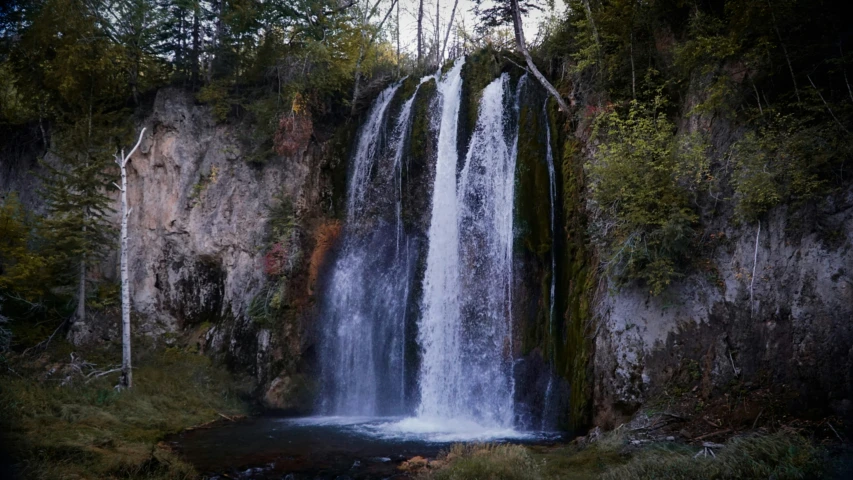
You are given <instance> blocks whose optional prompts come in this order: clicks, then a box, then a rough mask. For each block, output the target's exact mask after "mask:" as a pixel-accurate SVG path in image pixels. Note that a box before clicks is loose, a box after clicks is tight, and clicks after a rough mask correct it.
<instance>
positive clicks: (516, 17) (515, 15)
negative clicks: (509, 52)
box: [511, 0, 570, 115]
mask: <svg viewBox="0 0 853 480" xmlns="http://www.w3.org/2000/svg"><path fill="white" fill-rule="evenodd" d="M511 2H512V25H513V27H514V29H515V42H516V43H517V44H518V50H519V51H520V52H521V54H522V55H524V60H526V61H527V68H529V69H530V72H531V73H532V74H533V76H534V77H536V80H538V81H539V83H540V84H541V85H542V86H543V87H545V90H547V91H548V93H550V94H551V95H552V96H553V97H554V99H555V100H557V105H559V106H560V110H562V111H563V113H565V114H567V115H568V114H569V113H570V110H569V106H568V105H567V104H566V102H565V100H563V97H562V96H561V95H560V92H558V91H557V89H556V88H554V86H553V85H551V82H549V81H548V79H546V78H545V76H544V75H542V72H540V71H539V69H538V68H536V64H535V63H533V58H531V57H530V52H529V51H527V43H526V42H525V41H524V28H523V26H522V24H521V11H520V10H519V8H518V0H511Z"/></svg>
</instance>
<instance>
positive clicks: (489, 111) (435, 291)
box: [320, 58, 556, 434]
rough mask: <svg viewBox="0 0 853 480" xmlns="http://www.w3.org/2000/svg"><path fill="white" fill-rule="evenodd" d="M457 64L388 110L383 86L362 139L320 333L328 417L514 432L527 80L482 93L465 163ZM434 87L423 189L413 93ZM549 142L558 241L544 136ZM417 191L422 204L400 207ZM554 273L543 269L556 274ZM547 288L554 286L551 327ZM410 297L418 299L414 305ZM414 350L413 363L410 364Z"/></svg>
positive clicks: (506, 81)
mask: <svg viewBox="0 0 853 480" xmlns="http://www.w3.org/2000/svg"><path fill="white" fill-rule="evenodd" d="M464 64H465V60H464V58H462V59H459V60H457V61H456V63H455V64H454V65H453V67H452V68H451V69H450V70H448V71H447V72H446V73H444V74H442V73H441V72H438V73H436V74H435V75H434V76H428V77H425V78H424V79H422V80H421V82H420V84H419V85H418V86H417V87H416V88H415V89H414V94H412V96H411V97H410V98H407V99H399V100H394V99H395V96H396V97H399V95H398V91H400V85H401V84H400V83H398V84H395V85H392V86H390V87H388V88H387V89H386V90H385V91H383V92H382V93H381V94H380V95H379V97H378V98H377V99H376V101H375V102H374V103H373V106H372V107H371V110H370V111H369V113H368V115H367V118H366V120H365V123H364V124H363V126H362V128H361V131H360V134H359V137H358V142H357V144H356V148H355V150H354V153H353V157H352V165H351V169H350V175H351V179H350V183H349V192H348V198H347V200H348V202H347V216H346V225H345V228H344V232H343V235H342V241H341V245H340V247H339V250H338V253H337V256H336V258H335V263H334V264H333V266H332V269H331V275H330V277H329V281H328V282H327V283H326V284H325V295H324V304H323V309H322V315H323V320H322V321H323V323H322V328H321V332H320V336H321V352H322V353H321V356H320V362H321V368H322V375H323V379H324V384H323V391H322V395H323V405H322V412H323V413H325V414H331V415H336V416H388V415H402V414H406V413H409V412H412V411H414V413H415V417H413V418H410V419H407V420H402V421H400V422H398V423H395V424H394V425H396V427H388V428H389V429H392V430H393V428H398V431H409V432H414V431H421V432H438V431H443V432H447V431H455V432H460V431H462V430H465V431H466V432H482V431H490V432H504V433H501V434H506V433H507V432H512V431H513V430H512V428H513V427H514V425H515V423H516V418H515V372H514V368H515V367H514V365H515V361H514V357H513V355H514V348H513V322H512V306H513V302H512V289H513V238H514V232H513V225H514V219H513V211H514V193H515V192H514V188H515V182H516V178H515V176H516V157H517V154H518V138H519V125H518V118H519V113H520V105H519V103H520V99H521V92H522V90H523V89H524V88H525V85H526V83H527V75H524V76H522V77H521V79H520V80H519V82H518V85H517V86H516V88H515V91H512V89H510V77H509V75H508V74H503V75H502V76H501V77H500V78H497V79H495V80H494V81H492V82H491V83H490V84H489V85H488V86H486V88H485V89H484V90H483V91H482V92H481V93H479V95H480V101H479V104H478V110H477V114H478V116H477V121H476V124H475V126H474V129H473V132H471V137H470V143H469V144H468V148H467V153H466V154H465V158H464V159H461V158H460V154H459V151H458V148H457V144H458V139H459V118H460V106H461V103H462V87H463V80H462V69H463V66H464ZM433 79H434V80H435V82H436V83H435V90H434V92H435V93H434V97H427V98H425V101H428V102H430V103H429V104H428V105H429V106H428V109H427V110H423V107H418V109H420V110H419V112H422V113H419V115H424V114H425V115H429V117H428V118H427V122H426V124H427V127H426V129H427V131H426V132H424V131H420V132H419V135H421V137H418V138H421V139H426V141H427V142H432V143H428V146H427V147H426V148H427V149H428V151H429V152H432V153H429V154H428V155H427V156H424V155H421V156H419V157H417V158H419V159H426V160H418V161H419V162H421V163H417V164H415V165H416V166H417V167H416V168H417V169H419V170H417V171H418V172H420V173H415V174H414V175H420V176H419V177H417V176H416V177H411V175H413V173H412V172H410V171H409V170H408V168H409V165H410V163H409V162H410V159H411V158H415V157H414V156H409V155H414V152H407V150H406V149H407V148H409V146H410V145H413V143H412V142H413V141H414V140H413V141H412V142H410V141H409V137H410V135H412V132H411V129H412V124H413V123H412V122H413V118H412V117H413V111H414V110H415V104H416V99H417V98H418V92H419V91H420V89H421V86H422V85H423V84H424V83H425V82H427V81H432V80H433ZM425 105H427V104H425ZM420 125H423V122H421V124H420ZM419 128H420V129H421V130H423V128H424V127H423V126H421V127H419ZM424 135H426V136H425V137H424ZM548 139H549V146H548V155H549V159H548V162H549V174H550V178H551V203H552V207H551V208H552V211H551V229H552V233H553V230H554V206H553V203H554V196H555V192H554V172H553V159H552V158H551V157H550V155H551V150H550V132H549V134H548ZM419 145H424V143H423V140H421V143H420V144H419ZM418 153H422V152H418ZM430 155H431V156H430ZM427 157H429V158H427ZM433 159H434V164H433V163H432V161H433ZM424 161H425V162H427V163H429V165H424V163H423V162H424ZM460 161H464V163H462V164H460ZM424 168H426V169H427V170H426V172H428V173H427V174H426V176H424V175H425V174H424V173H423V172H424ZM418 178H420V179H422V180H417V179H418ZM423 180H426V181H428V182H429V183H431V184H430V185H426V184H423ZM413 181H415V182H416V183H414V184H413V183H411V182H413ZM404 182H406V185H408V186H406V187H405V189H406V193H405V195H404ZM417 182H421V183H417ZM430 188H431V190H430ZM412 189H415V190H416V191H419V192H423V193H418V194H419V195H421V197H418V198H424V199H425V200H424V202H427V201H428V202H429V203H418V202H420V200H417V201H415V203H414V204H409V203H404V201H405V202H408V201H409V200H407V199H410V198H412V197H411V195H412V191H413V190H412ZM411 205H429V207H428V208H429V211H428V212H423V207H417V208H418V209H419V211H420V212H423V213H424V216H423V220H422V221H421V222H422V223H417V222H419V221H420V220H416V217H417V216H418V215H420V213H419V211H413V210H411V209H412V208H414V207H413V206H411ZM427 213H428V214H429V215H428V216H426V214H427ZM413 219H414V220H413ZM404 220H405V221H406V222H409V223H406V224H405V226H404ZM412 222H415V223H412ZM412 228H414V230H412ZM555 262H556V260H555V259H553V258H552V271H553V269H554V263H555ZM419 269H420V270H419ZM418 272H420V273H418ZM416 274H418V275H423V277H422V278H415V277H416ZM418 286H420V287H421V288H419V289H418V288H417V287H418ZM554 289H555V286H554V283H553V279H552V285H551V292H550V297H551V302H552V304H551V309H550V314H551V316H553V310H554V307H553V297H554ZM412 292H416V294H418V295H419V296H418V297H416V298H412V296H413V295H412ZM409 318H411V320H408V319H409ZM409 321H411V322H412V323H408V322H409ZM407 325H409V326H411V328H415V327H416V329H417V331H416V334H415V332H414V331H412V332H411V333H410V332H407ZM410 337H411V340H407V339H408V338H410ZM407 342H408V343H407ZM413 342H417V353H414V352H413V351H411V352H407V348H408V349H409V350H412V348H413V347H414V345H413ZM410 343H411V344H412V346H411V347H407V345H409V344H410ZM407 355H408V356H407ZM413 359H415V360H413ZM412 362H414V363H412ZM410 368H415V369H414V370H411V371H407V370H408V369H410ZM409 380H411V381H409ZM415 381H416V383H415ZM409 387H416V390H417V391H416V392H415V391H413V390H412V388H409ZM407 392H409V393H410V394H414V395H416V396H414V397H412V396H411V395H410V396H409V397H407ZM416 400H417V404H415V401H416ZM407 422H408V423H407ZM389 425H390V424H389Z"/></svg>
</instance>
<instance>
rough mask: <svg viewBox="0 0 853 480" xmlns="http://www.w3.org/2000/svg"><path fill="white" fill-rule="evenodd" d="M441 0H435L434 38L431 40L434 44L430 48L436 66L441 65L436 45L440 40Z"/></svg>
mask: <svg viewBox="0 0 853 480" xmlns="http://www.w3.org/2000/svg"><path fill="white" fill-rule="evenodd" d="M440 8H441V0H435V38H433V40H432V42H433V45H435V46H434V47H433V48H432V51H433V52H435V53H434V55H435V66H436V68H438V67H440V66H441V58H439V56H438V47H439V46H440V44H439V42H440V41H441V12H440V10H439V9H440Z"/></svg>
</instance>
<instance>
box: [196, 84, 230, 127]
mask: <svg viewBox="0 0 853 480" xmlns="http://www.w3.org/2000/svg"><path fill="white" fill-rule="evenodd" d="M196 99H197V100H198V101H199V102H201V103H204V104H208V105H210V106H211V108H212V113H213V118H215V119H216V121H217V122H224V121H225V120H226V119H227V118H228V114H229V113H231V97H230V96H229V95H228V86H227V85H226V84H225V83H223V82H212V83H210V84H208V85H205V86H203V87H201V90H199V92H198V94H197V95H196Z"/></svg>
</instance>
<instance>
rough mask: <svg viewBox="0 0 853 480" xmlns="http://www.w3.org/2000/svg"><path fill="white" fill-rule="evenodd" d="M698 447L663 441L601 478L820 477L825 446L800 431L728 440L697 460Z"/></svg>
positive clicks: (678, 479)
mask: <svg viewBox="0 0 853 480" xmlns="http://www.w3.org/2000/svg"><path fill="white" fill-rule="evenodd" d="M694 455H695V449H690V448H687V447H684V446H673V445H664V446H656V447H651V448H648V449H645V450H643V451H642V452H641V453H639V454H636V455H635V456H634V457H633V458H632V459H631V461H630V462H628V463H627V464H625V465H622V466H619V467H616V468H613V469H611V470H609V471H608V472H607V473H606V474H605V475H603V476H602V477H601V478H602V480H646V479H648V480H652V479H655V480H657V479H660V480H669V479H672V480H692V479H696V480H716V479H756V480H758V479H767V478H773V479H776V480H786V479H791V480H793V479H806V478H822V474H823V470H824V462H825V459H824V455H823V452H822V450H820V449H819V448H817V447H816V446H814V445H812V444H811V443H810V442H809V441H808V440H806V439H805V438H803V437H800V436H798V435H789V434H772V435H764V436H754V437H741V438H735V439H732V440H730V441H729V442H728V443H727V444H726V445H725V447H724V448H722V449H720V450H719V451H718V452H717V454H716V458H707V457H700V458H693V456H694Z"/></svg>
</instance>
